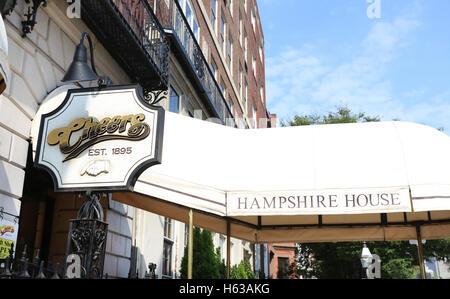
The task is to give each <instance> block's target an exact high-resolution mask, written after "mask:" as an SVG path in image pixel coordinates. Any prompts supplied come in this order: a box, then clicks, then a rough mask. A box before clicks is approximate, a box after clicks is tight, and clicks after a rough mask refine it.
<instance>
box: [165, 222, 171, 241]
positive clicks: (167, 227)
mask: <svg viewBox="0 0 450 299" xmlns="http://www.w3.org/2000/svg"><path fill="white" fill-rule="evenodd" d="M164 237H166V238H168V239H172V219H170V218H164Z"/></svg>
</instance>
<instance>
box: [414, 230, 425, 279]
mask: <svg viewBox="0 0 450 299" xmlns="http://www.w3.org/2000/svg"><path fill="white" fill-rule="evenodd" d="M416 231H417V248H418V250H419V262H420V276H421V277H422V279H426V276H425V261H424V259H423V247H422V235H421V234H420V225H418V226H416Z"/></svg>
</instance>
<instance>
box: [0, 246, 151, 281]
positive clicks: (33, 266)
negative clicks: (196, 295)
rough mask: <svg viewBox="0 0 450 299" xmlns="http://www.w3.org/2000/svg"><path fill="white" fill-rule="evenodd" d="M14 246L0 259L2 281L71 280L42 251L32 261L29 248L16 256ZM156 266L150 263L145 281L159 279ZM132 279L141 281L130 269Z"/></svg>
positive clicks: (103, 277) (62, 269) (100, 277)
mask: <svg viewBox="0 0 450 299" xmlns="http://www.w3.org/2000/svg"><path fill="white" fill-rule="evenodd" d="M13 247H14V245H12V246H11V249H10V250H9V256H8V257H7V258H5V259H0V279H70V278H71V277H69V276H68V275H67V273H65V272H64V271H65V270H64V268H63V267H64V265H61V264H60V263H55V262H54V261H53V259H52V258H49V259H48V260H47V261H45V260H43V259H41V258H40V250H39V249H38V250H37V252H36V256H35V257H33V258H32V259H31V260H30V258H29V253H28V249H27V248H28V246H27V245H24V246H23V249H22V251H21V253H19V254H15V252H14V248H13ZM156 267H157V266H156V264H154V263H149V265H148V271H146V272H145V275H144V277H143V279H158V275H156ZM96 278H97V279H109V278H110V277H109V275H108V273H105V274H104V275H103V274H102V275H101V276H99V277H96ZM128 278H130V279H139V276H138V275H137V272H135V271H132V269H131V268H130V272H129V276H128Z"/></svg>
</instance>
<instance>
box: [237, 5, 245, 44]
mask: <svg viewBox="0 0 450 299" xmlns="http://www.w3.org/2000/svg"><path fill="white" fill-rule="evenodd" d="M238 30H239V43H240V44H241V46H242V44H243V42H242V31H243V30H244V22H242V14H241V10H239V28H238Z"/></svg>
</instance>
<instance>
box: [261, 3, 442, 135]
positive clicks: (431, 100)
mask: <svg viewBox="0 0 450 299" xmlns="http://www.w3.org/2000/svg"><path fill="white" fill-rule="evenodd" d="M371 1H376V0H371ZM378 1H379V3H381V9H380V13H381V17H380V18H369V16H368V13H367V10H368V8H369V6H371V3H368V0H258V7H259V13H260V17H261V22H262V25H263V30H264V40H265V56H266V93H267V106H268V109H269V111H270V112H271V113H276V114H278V118H279V119H287V118H290V117H292V116H294V115H295V114H300V115H305V114H319V115H322V114H325V113H327V112H329V111H335V108H336V107H337V106H347V107H348V108H350V109H352V111H354V112H364V113H366V115H369V116H379V117H380V118H381V119H382V120H385V121H389V120H393V119H399V120H401V121H411V122H416V123H421V124H425V125H429V126H432V127H435V128H444V129H445V132H446V133H447V134H450V133H449V132H450V1H448V0H378Z"/></svg>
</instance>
